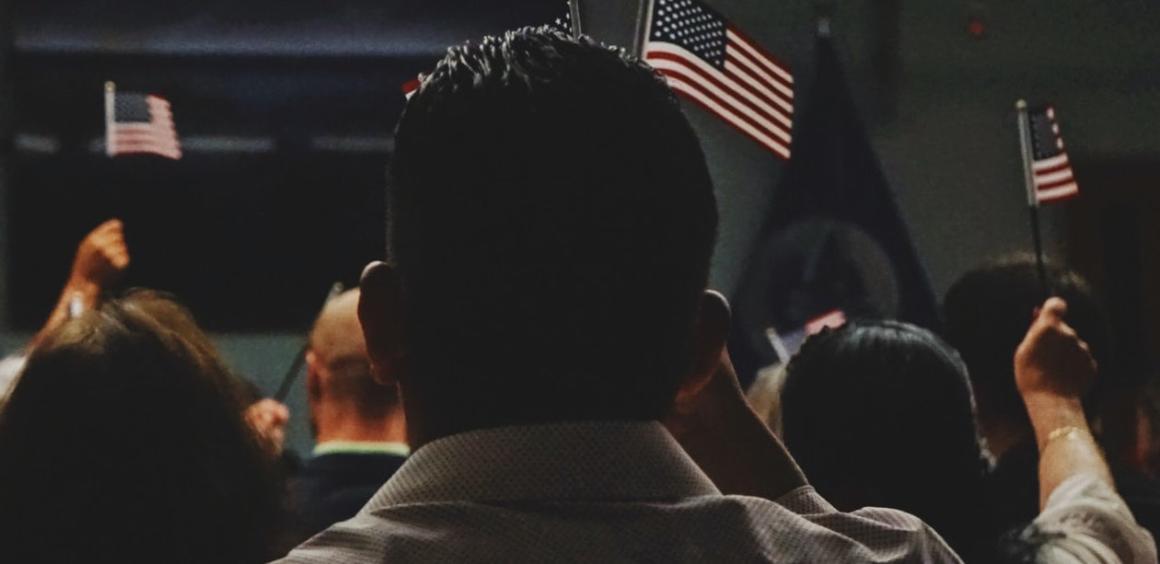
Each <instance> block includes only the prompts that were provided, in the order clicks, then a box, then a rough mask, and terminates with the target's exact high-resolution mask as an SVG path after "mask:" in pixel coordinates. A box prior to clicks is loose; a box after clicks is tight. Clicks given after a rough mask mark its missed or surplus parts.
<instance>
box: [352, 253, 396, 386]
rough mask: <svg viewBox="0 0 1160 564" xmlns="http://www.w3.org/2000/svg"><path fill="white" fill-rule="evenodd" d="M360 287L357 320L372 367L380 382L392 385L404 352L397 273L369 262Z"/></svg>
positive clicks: (383, 264)
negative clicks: (360, 325)
mask: <svg viewBox="0 0 1160 564" xmlns="http://www.w3.org/2000/svg"><path fill="white" fill-rule="evenodd" d="M359 288H360V290H361V292H360V294H359V300H358V320H359V323H361V324H362V330H363V337H364V338H365V339H366V343H367V354H368V356H369V357H370V361H371V370H372V372H373V373H374V376H375V380H377V381H378V382H379V383H381V384H383V385H395V384H397V383H398V380H397V379H398V374H399V371H400V370H401V364H402V359H403V357H404V356H405V353H406V344H405V340H404V336H403V323H402V318H403V307H402V306H403V292H402V284H401V282H400V280H399V274H398V272H396V271H395V269H393V268H391V266H390V265H388V264H386V263H384V262H378V261H376V262H372V263H370V264H368V265H367V267H366V268H365V269H364V270H363V274H362V279H361V281H360V282H359Z"/></svg>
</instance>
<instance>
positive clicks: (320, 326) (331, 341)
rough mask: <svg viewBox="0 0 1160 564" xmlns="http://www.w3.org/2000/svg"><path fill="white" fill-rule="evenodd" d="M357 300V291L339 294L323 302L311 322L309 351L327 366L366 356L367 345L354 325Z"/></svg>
mask: <svg viewBox="0 0 1160 564" xmlns="http://www.w3.org/2000/svg"><path fill="white" fill-rule="evenodd" d="M358 297H359V291H358V289H357V288H356V289H354V290H347V291H346V292H343V293H341V294H339V295H338V296H336V297H335V298H334V299H332V300H330V301H328V302H326V305H325V306H324V307H323V308H322V313H320V314H319V315H318V320H317V321H315V322H314V329H313V330H312V331H311V332H310V350H312V351H314V354H316V355H318V356H319V358H320V359H322V360H323V361H324V362H325V363H327V364H330V363H332V362H334V361H342V360H343V359H347V358H357V359H366V357H367V344H366V341H364V340H363V334H362V326H360V325H359V322H358Z"/></svg>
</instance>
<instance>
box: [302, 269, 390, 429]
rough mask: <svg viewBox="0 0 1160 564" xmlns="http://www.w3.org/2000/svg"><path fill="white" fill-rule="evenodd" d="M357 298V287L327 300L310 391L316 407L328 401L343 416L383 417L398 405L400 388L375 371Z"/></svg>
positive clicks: (313, 344) (316, 335)
mask: <svg viewBox="0 0 1160 564" xmlns="http://www.w3.org/2000/svg"><path fill="white" fill-rule="evenodd" d="M358 299H359V291H358V290H357V289H356V290H348V291H346V292H344V293H342V294H339V295H338V296H336V297H335V298H334V299H332V300H330V301H328V302H327V303H326V305H325V306H324V307H323V308H322V312H321V313H320V314H319V315H318V319H317V320H316V321H315V322H314V328H313V329H312V330H311V332H310V350H309V352H308V355H309V357H308V359H309V370H310V371H311V373H312V374H311V376H310V378H309V383H308V385H309V386H310V390H309V391H308V394H309V396H310V399H311V404H312V408H313V409H315V410H316V411H317V410H318V405H317V403H318V402H325V403H327V404H329V406H331V407H330V410H331V412H334V413H340V414H342V415H343V416H344V417H355V418H359V419H363V420H370V421H374V420H382V419H383V418H385V417H386V416H387V415H388V414H389V413H390V411H391V410H392V409H394V408H395V407H397V404H398V392H397V388H396V387H395V386H393V385H385V384H381V383H379V382H377V381H376V380H375V378H374V376H373V375H372V373H371V368H370V360H369V359H368V357H367V346H366V341H365V340H363V335H362V328H361V327H360V326H359V322H358ZM314 415H315V416H316V417H317V416H318V415H319V414H317V413H315V414H314ZM319 423H322V422H320V421H317V420H316V424H319Z"/></svg>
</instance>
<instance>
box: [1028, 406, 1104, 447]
mask: <svg viewBox="0 0 1160 564" xmlns="http://www.w3.org/2000/svg"><path fill="white" fill-rule="evenodd" d="M1023 401H1024V403H1025V404H1026V406H1027V416H1028V417H1029V418H1030V419H1031V427H1032V428H1033V429H1034V430H1035V442H1036V443H1037V444H1038V445H1039V448H1040V450H1042V449H1043V448H1044V447H1045V446H1046V445H1047V443H1048V442H1050V440H1051V437H1052V433H1055V432H1057V431H1058V430H1059V429H1065V428H1071V429H1076V430H1078V431H1083V432H1089V433H1090V430H1089V429H1088V424H1087V418H1086V417H1085V416H1084V412H1083V404H1082V403H1081V402H1080V399H1079V398H1078V397H1074V396H1063V395H1059V394H1055V393H1050V392H1043V393H1036V394H1025V395H1024V396H1023Z"/></svg>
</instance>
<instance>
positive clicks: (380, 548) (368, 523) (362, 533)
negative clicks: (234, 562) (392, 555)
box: [274, 514, 388, 564]
mask: <svg viewBox="0 0 1160 564" xmlns="http://www.w3.org/2000/svg"><path fill="white" fill-rule="evenodd" d="M387 538H388V537H387V535H384V530H383V526H382V523H381V522H380V520H379V519H376V518H374V517H373V516H369V515H364V514H359V515H356V516H354V517H353V518H351V519H348V520H346V521H343V522H341V523H336V524H334V525H331V526H330V527H329V528H327V529H325V530H323V531H322V532H320V533H318V534H316V535H314V536H313V537H311V538H310V539H309V540H307V541H306V542H304V543H302V544H301V545H299V546H298V547H297V548H295V549H294V550H291V551H290V553H289V554H287V555H286V556H285V557H284V558H282V559H279V560H275V561H274V562H276V563H278V564H314V563H322V562H326V563H333V564H347V563H350V564H354V563H361V562H375V561H378V560H380V559H381V557H382V555H383V554H384V552H385V543H386V542H387Z"/></svg>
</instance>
